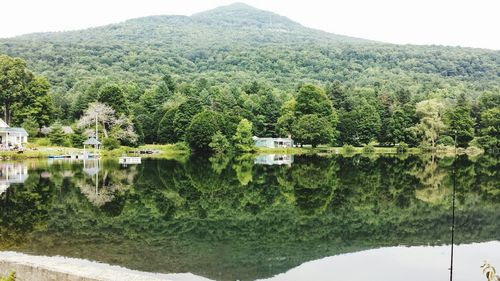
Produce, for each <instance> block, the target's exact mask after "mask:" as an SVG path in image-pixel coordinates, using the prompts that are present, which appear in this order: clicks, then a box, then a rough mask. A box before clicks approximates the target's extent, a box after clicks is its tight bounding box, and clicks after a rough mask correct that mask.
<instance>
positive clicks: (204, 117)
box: [186, 110, 224, 152]
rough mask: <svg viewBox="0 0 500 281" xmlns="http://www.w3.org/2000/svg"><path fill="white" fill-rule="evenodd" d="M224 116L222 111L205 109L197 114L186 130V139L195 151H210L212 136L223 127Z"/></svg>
mask: <svg viewBox="0 0 500 281" xmlns="http://www.w3.org/2000/svg"><path fill="white" fill-rule="evenodd" d="M223 118H224V117H223V116H222V115H221V114H220V113H217V112H214V111H210V110H205V111H203V112H200V113H198V114H196V115H195V116H194V117H193V120H192V121H191V124H190V125H189V127H188V129H187V130H186V141H187V142H188V144H189V147H190V148H191V149H192V150H193V151H195V152H210V150H211V148H210V143H211V142H212V136H213V135H215V134H216V133H217V132H220V131H221V129H222V127H223V126H222V124H223V123H224V121H223Z"/></svg>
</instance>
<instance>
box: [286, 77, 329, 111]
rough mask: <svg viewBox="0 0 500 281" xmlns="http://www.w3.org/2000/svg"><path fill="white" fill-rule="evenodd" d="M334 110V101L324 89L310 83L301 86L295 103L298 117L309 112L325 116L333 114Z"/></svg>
mask: <svg viewBox="0 0 500 281" xmlns="http://www.w3.org/2000/svg"><path fill="white" fill-rule="evenodd" d="M332 112H333V109H332V102H331V101H330V100H329V99H328V97H327V96H326V94H325V91H323V89H321V88H318V87H316V86H314V85H310V84H307V85H303V86H302V87H300V89H299V92H298V94H297V97H296V105H295V115H296V116H297V117H301V116H303V115H309V114H317V115H318V116H321V117H325V116H331V115H332Z"/></svg>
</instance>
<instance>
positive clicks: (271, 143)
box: [253, 136, 293, 148]
mask: <svg viewBox="0 0 500 281" xmlns="http://www.w3.org/2000/svg"><path fill="white" fill-rule="evenodd" d="M253 140H254V142H255V146H256V147H267V148H288V147H293V140H292V139H291V138H259V137H256V136H254V137H253Z"/></svg>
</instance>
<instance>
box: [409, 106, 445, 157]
mask: <svg viewBox="0 0 500 281" xmlns="http://www.w3.org/2000/svg"><path fill="white" fill-rule="evenodd" d="M444 108H445V107H444V104H443V103H442V102H441V101H439V100H437V99H431V100H424V101H421V102H419V103H418V104H417V105H416V114H417V116H418V117H419V118H420V123H419V124H418V125H417V127H416V128H417V129H418V130H420V131H421V132H422V134H423V135H425V139H424V141H427V142H428V143H430V145H431V146H430V148H431V149H435V148H436V141H437V139H438V137H439V136H440V135H441V133H443V131H444V130H445V128H446V125H445V124H444V122H443V119H442V117H443V114H444Z"/></svg>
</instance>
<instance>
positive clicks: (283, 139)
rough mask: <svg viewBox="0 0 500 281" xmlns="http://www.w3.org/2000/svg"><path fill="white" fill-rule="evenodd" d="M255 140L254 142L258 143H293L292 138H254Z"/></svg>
mask: <svg viewBox="0 0 500 281" xmlns="http://www.w3.org/2000/svg"><path fill="white" fill-rule="evenodd" d="M253 140H254V141H256V140H265V141H293V140H292V139H290V138H259V137H256V136H254V137H253Z"/></svg>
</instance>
